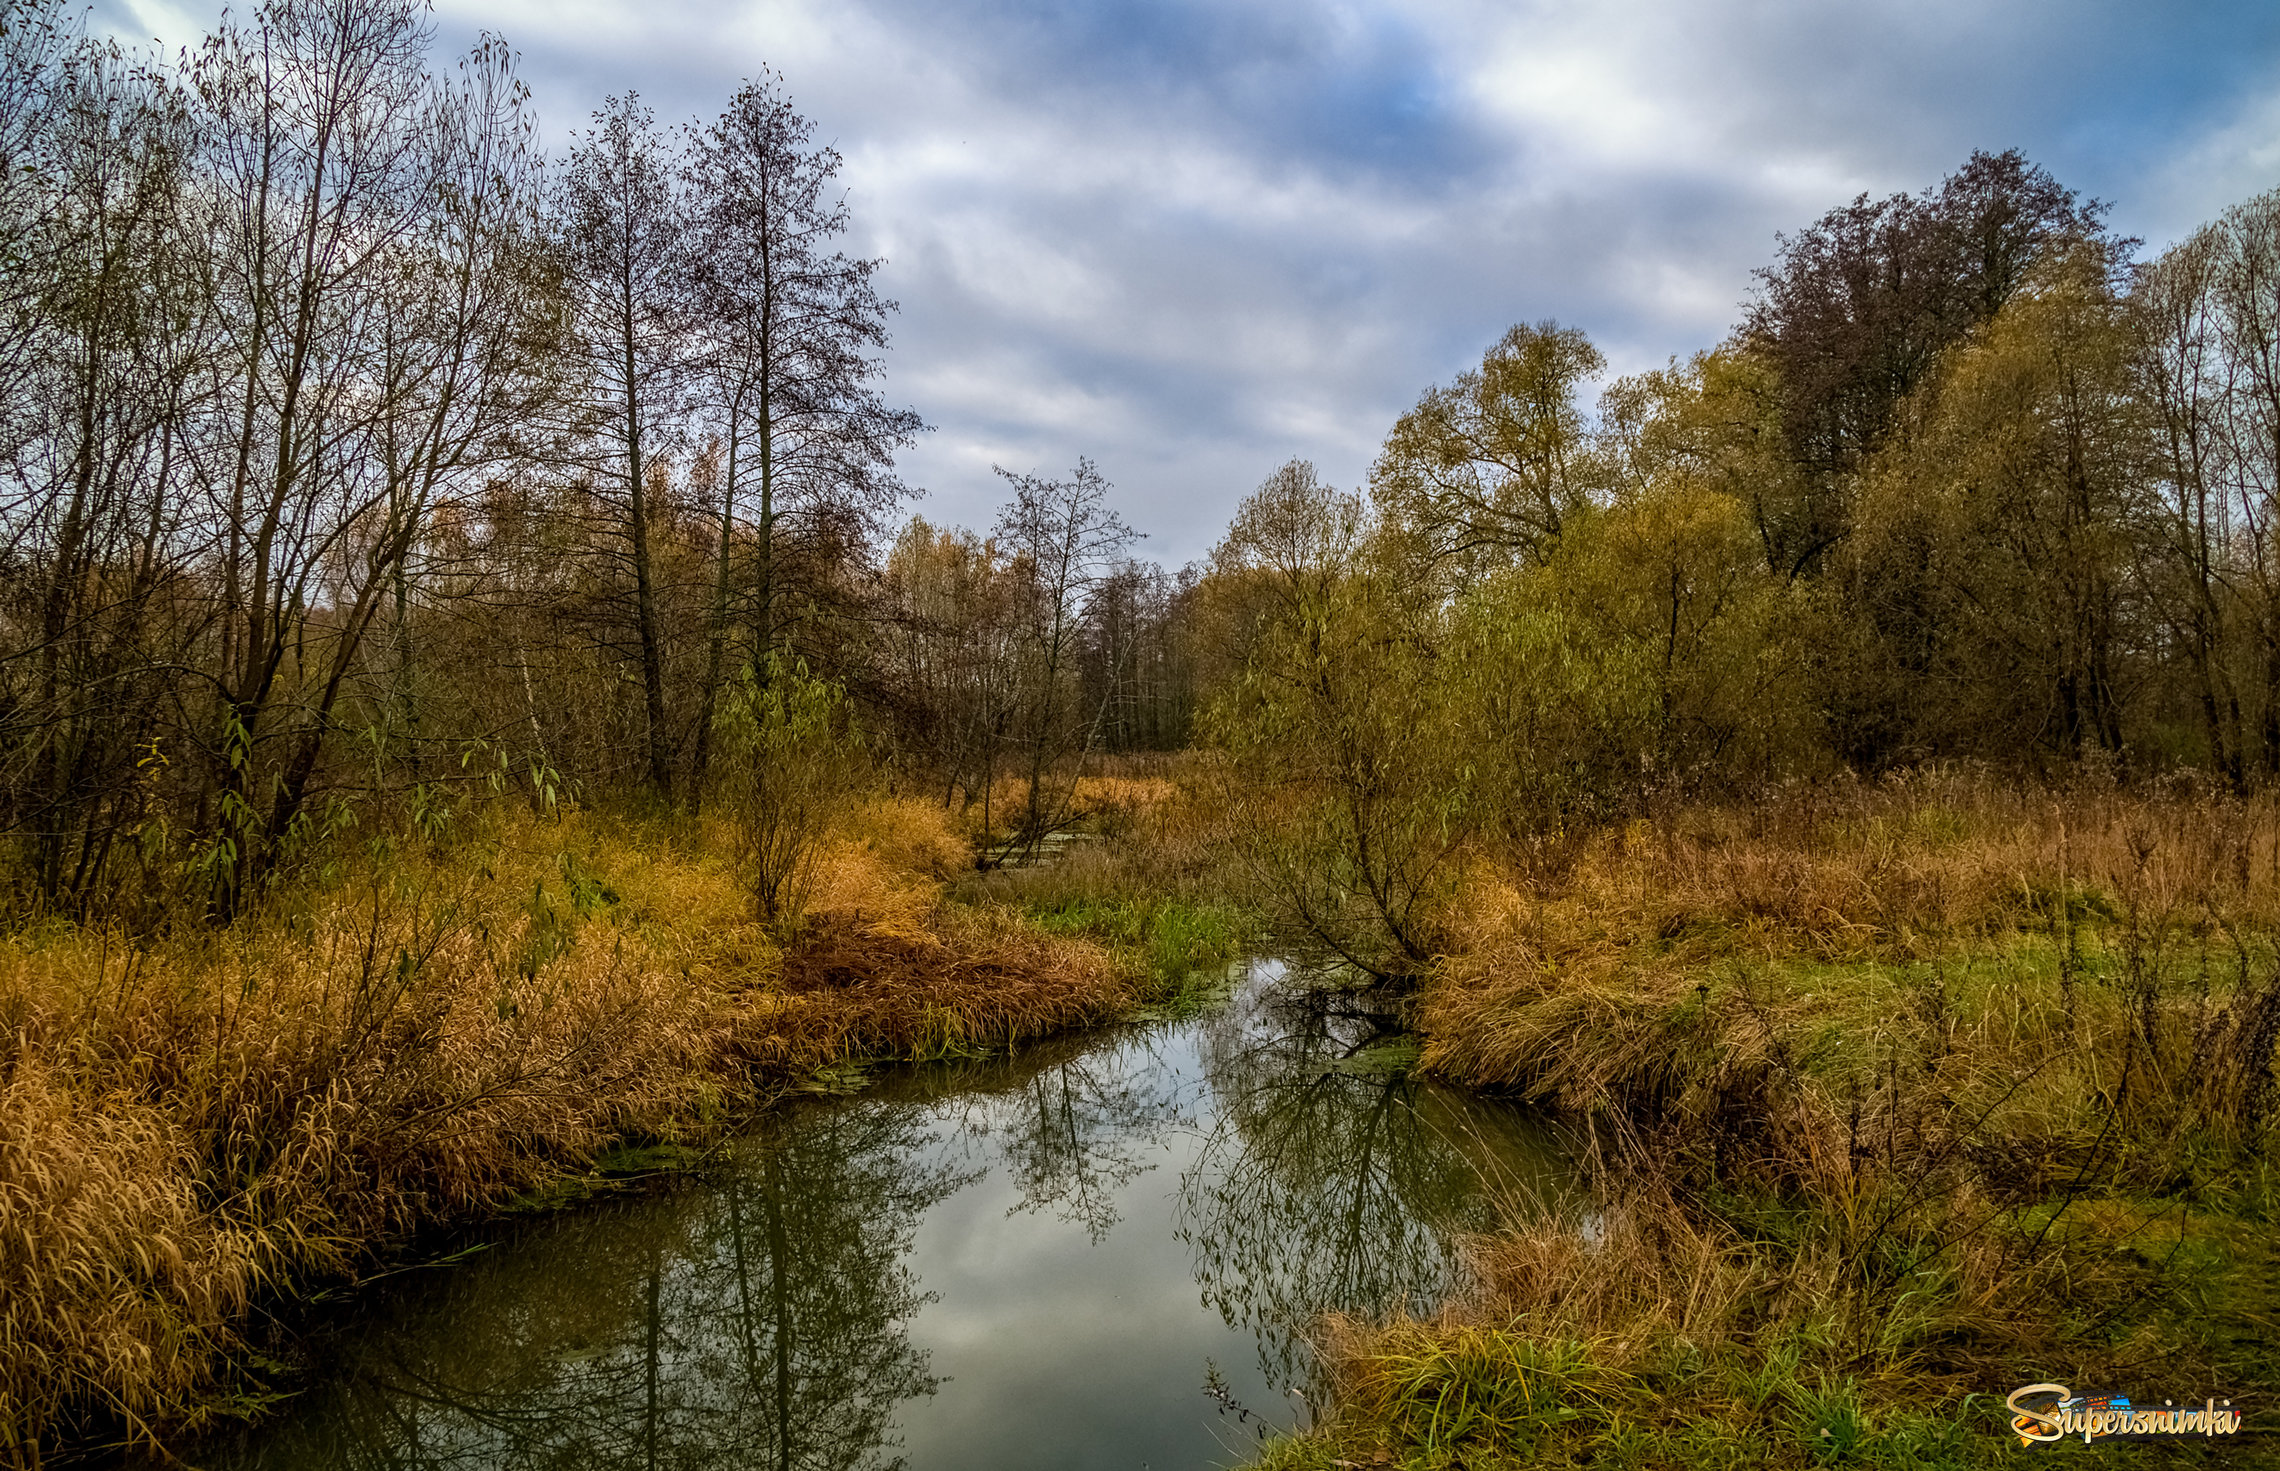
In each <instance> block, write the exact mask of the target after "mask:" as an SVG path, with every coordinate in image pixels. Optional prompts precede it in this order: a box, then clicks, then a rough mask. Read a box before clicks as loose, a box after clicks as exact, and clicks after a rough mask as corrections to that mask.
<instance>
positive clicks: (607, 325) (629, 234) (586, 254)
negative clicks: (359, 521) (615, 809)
mask: <svg viewBox="0 0 2280 1471" xmlns="http://www.w3.org/2000/svg"><path fill="white" fill-rule="evenodd" d="M557 209H558V218H559V223H558V228H559V230H560V232H561V243H562V249H563V254H564V259H565V262H566V265H567V272H566V276H567V283H568V286H569V295H570V300H571V303H572V309H573V315H574V318H575V321H576V324H577V331H578V333H579V335H580V337H581V338H582V340H583V342H584V346H585V367H586V369H587V372H588V374H589V375H590V376H589V377H588V380H587V382H588V390H587V391H588V393H589V395H590V402H591V405H592V408H593V411H594V415H593V423H594V428H595V430H596V434H597V437H598V440H599V442H600V444H601V446H602V455H601V457H600V459H599V460H598V462H597V463H596V464H595V466H594V470H595V476H596V480H597V482H598V483H610V484H614V485H615V486H616V487H617V497H618V498H617V501H616V509H617V511H618V513H619V514H620V516H621V517H622V523H623V526H624V531H625V539H626V550H627V559H628V561H629V563H630V564H631V570H632V573H633V616H634V635H635V639H636V641H637V643H638V645H639V654H638V660H639V663H640V674H641V694H642V713H643V724H644V742H643V745H644V749H645V750H646V752H647V755H648V761H649V782H650V786H651V787H652V788H653V789H654V790H655V791H656V792H657V794H658V795H659V796H662V797H666V798H668V799H669V798H670V797H671V796H672V792H673V740H672V735H671V732H670V730H669V729H668V728H667V725H666V715H665V657H666V656H665V640H664V632H663V628H662V623H661V619H660V617H659V614H658V606H657V603H658V588H657V559H656V554H655V549H654V547H653V546H652V545H651V542H652V534H651V533H652V523H653V519H654V509H655V508H654V506H653V505H652V501H653V499H654V498H655V495H656V492H657V490H658V488H659V487H658V485H657V484H655V483H654V482H656V480H657V478H658V477H657V470H658V465H657V451H658V449H659V447H660V445H659V441H660V440H661V439H664V438H666V437H667V436H669V434H670V432H671V430H672V428H673V427H674V424H675V415H676V414H677V413H678V408H679V405H678V397H679V394H680V392H681V390H682V387H683V384H682V381H681V380H682V377H683V374H684V372H685V370H686V367H687V363H686V350H687V323H688V317H689V299H688V293H687V273H688V271H689V268H690V261H691V253H690V251H689V240H688V235H687V231H688V229H689V218H688V215H689V211H688V208H687V204H686V201H685V199H684V197H683V193H682V188H681V181H680V177H679V171H678V168H677V166H676V163H675V160H674V159H673V158H672V157H671V156H670V155H669V153H668V152H667V150H666V147H665V144H664V142H663V140H662V139H661V138H660V137H659V136H658V134H657V131H656V128H655V126H654V123H653V120H652V116H651V114H650V111H649V109H648V108H646V107H643V106H642V105H641V103H640V99H639V98H637V97H636V96H635V95H634V94H632V93H630V92H629V93H627V94H626V95H625V96H623V97H612V98H610V99H609V100H608V101H606V102H605V103H603V105H602V107H601V109H600V110H599V111H597V112H596V113H595V114H594V125H593V128H592V129H591V130H590V131H589V132H588V133H587V134H586V135H585V137H584V138H583V139H582V140H581V141H580V142H579V144H578V146H577V147H576V148H574V149H572V150H571V152H570V156H569V159H568V161H567V162H566V164H565V167H564V172H563V178H562V184H561V189H560V193H559V199H558V204H557Z"/></svg>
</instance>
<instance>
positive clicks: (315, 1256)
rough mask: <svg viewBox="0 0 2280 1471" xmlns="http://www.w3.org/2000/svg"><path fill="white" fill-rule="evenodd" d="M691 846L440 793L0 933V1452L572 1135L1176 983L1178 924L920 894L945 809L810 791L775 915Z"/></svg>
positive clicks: (779, 1090)
mask: <svg viewBox="0 0 2280 1471" xmlns="http://www.w3.org/2000/svg"><path fill="white" fill-rule="evenodd" d="M726 847H727V845H726V843H725V842H723V841H721V840H720V839H719V836H718V835H717V834H714V833H712V832H711V831H710V830H709V828H708V826H707V825H706V824H704V823H691V822H686V821H681V822H663V821H652V822H644V821H633V820H625V819H613V818H609V817H605V816H599V815H594V814H572V815H568V816H564V817H561V818H558V819H540V818H535V817H531V816H529V815H527V814H522V813H514V812H508V811H505V810H495V811H491V812H488V813H479V812H478V813H469V814H463V816H462V818H461V819H460V824H459V826H458V828H457V830H455V831H452V832H450V833H449V834H448V835H447V837H446V840H443V841H407V842H385V841H383V842H375V843H370V844H368V845H366V846H365V847H364V848H363V849H361V850H359V851H357V852H356V853H355V854H353V855H352V856H347V857H343V858H341V859H339V860H337V861H335V862H334V863H333V864H332V865H331V866H330V868H329V869H328V870H326V871H324V872H321V873H314V874H311V875H310V876H309V877H308V879H307V880H306V881H305V882H303V883H301V884H300V885H298V886H297V887H296V888H294V889H292V890H291V891H290V892H287V893H285V894H283V895H282V896H281V897H280V898H279V900H278V901H277V902H275V903H273V904H272V905H271V906H269V907H268V908H267V909H265V910H264V911H263V912H262V913H260V914H257V915H253V916H249V917H247V918H246V919H244V920H241V921H240V922H239V923H238V924H236V925H234V926H232V927H230V928H228V929H226V930H219V931H215V930H209V929H205V928H202V927H195V926H182V927H178V928H177V929H176V930H175V931H174V932H172V933H169V934H166V935H164V936H160V937H156V938H149V937H146V938H141V939H130V938H127V937H125V936H122V935H120V934H117V933H113V932H107V931H101V930H94V929H85V928H80V927H76V926H70V925H65V924H52V925H48V926H44V927H40V928H35V929H30V930H26V931H23V932H19V933H17V934H14V935H11V936H8V937H6V938H5V939H0V1023H4V1029H5V1034H6V1036H7V1039H8V1043H7V1045H8V1054H7V1066H6V1069H5V1071H4V1072H0V1301H5V1303H6V1304H7V1308H6V1311H5V1312H4V1313H0V1447H4V1449H0V1463H6V1462H8V1461H13V1462H15V1463H17V1464H33V1463H35V1462H36V1460H37V1458H38V1456H39V1454H40V1447H41V1445H42V1443H43V1442H44V1443H46V1444H49V1445H52V1444H54V1443H56V1442H58V1441H62V1440H76V1441H82V1442H83V1441H85V1440H86V1439H87V1438H89V1437H90V1436H100V1437H104V1438H127V1439H136V1438H143V1439H148V1438H150V1437H152V1436H154V1435H157V1434H160V1433H171V1432H173V1431H176V1430H180V1429H184V1428H187V1427H190V1426H194V1425H196V1424H197V1423H199V1422H200V1421H201V1420H204V1419H207V1418H210V1417H211V1416H212V1415H214V1414H216V1413H226V1412H230V1411H232V1410H233V1409H235V1410H242V1409H245V1408H247V1398H246V1397H247V1395H249V1394H255V1393H256V1392H257V1391H258V1388H259V1386H258V1385H253V1386H250V1387H249V1386H248V1385H245V1384H239V1383H238V1382H236V1381H235V1380H234V1379H232V1378H231V1377H230V1376H229V1375H227V1374H224V1373H221V1372H219V1371H221V1370H222V1369H223V1368H224V1367H225V1366H227V1365H229V1364H231V1363H232V1362H233V1358H234V1356H236V1355H237V1354H238V1352H239V1350H240V1348H241V1344H242V1339H241V1337H240V1329H241V1327H242V1324H243V1322H244V1318H245V1315H246V1313H247V1312H248V1311H249V1309H250V1308H251V1307H253V1306H254V1305H256V1304H259V1303H265V1302H266V1303H272V1304H274V1303H277V1302H280V1301H289V1300H291V1299H293V1298H294V1297H296V1296H298V1295H299V1294H301V1293H303V1292H305V1291H306V1290H308V1289H309V1288H310V1287H312V1286H314V1285H316V1284H320V1283H326V1282H332V1281H337V1280H341V1279H344V1278H348V1277H353V1276H354V1275H355V1274H356V1273H357V1272H358V1271H359V1270H360V1269H361V1268H363V1267H365V1266H366V1265H368V1264H369V1263H371V1262H372V1261H373V1260H375V1257H374V1253H375V1252H376V1251H378V1250H379V1249H381V1248H382V1247H384V1246H386V1245H388V1244H390V1243H393V1242H399V1241H403V1240H405V1239H407V1238H408V1237H409V1236H410V1235H411V1234H412V1233H414V1232H417V1231H420V1230H423V1229H426V1228H429V1227H432V1226H435V1225H438V1224H440V1223H444V1222H449V1221H453V1220H462V1219H469V1218H475V1217H480V1216H482V1215H484V1214H486V1213H489V1212H492V1211H495V1210H497V1209H499V1208H501V1207H502V1206H504V1205H506V1204H508V1203H510V1202H513V1201H515V1200H517V1199H518V1198H522V1199H530V1198H532V1197H534V1195H535V1196H540V1197H543V1196H544V1194H545V1193H547V1192H548V1191H549V1190H550V1189H551V1188H553V1187H557V1186H558V1185H559V1183H560V1182H562V1181H563V1180H564V1179H565V1178H566V1177H572V1176H576V1175H577V1174H578V1173H579V1172H581V1171H584V1170H586V1169H587V1167H588V1166H589V1165H590V1164H591V1162H592V1161H594V1159H595V1158H596V1157H597V1156H598V1155H600V1154H601V1153H602V1152H603V1151H605V1150H608V1149H611V1148H614V1147H621V1146H625V1145H628V1144H631V1145H654V1144H665V1145H673V1144H681V1145H686V1144H689V1143H692V1142H696V1141H700V1140H702V1139H705V1138H707V1137H710V1136H711V1135H713V1134H716V1133H717V1132H718V1131H720V1130H721V1129H722V1128H723V1127H725V1126H726V1125H728V1124H730V1123H731V1122H733V1121H734V1120H736V1119H739V1118H742V1117H748V1116H749V1114H750V1112H751V1111H752V1110H753V1109H755V1108H757V1107H761V1106H764V1105H765V1104H766V1103H768V1102H769V1101H770V1100H771V1099H773V1098H776V1097H780V1096H782V1095H783V1094H785V1093H787V1092H791V1091H795V1090H799V1089H802V1088H805V1087H812V1086H836V1085H839V1084H841V1083H843V1082H844V1081H845V1077H846V1074H847V1071H848V1069H849V1066H850V1065H851V1064H859V1063H864V1062H870V1061H879V1060H893V1059H911V1058H925V1057H939V1056H950V1055H961V1054H972V1053H979V1052H984V1051H988V1050H994V1049H1001V1048H1004V1047H1007V1046H1011V1045H1015V1044H1018V1043H1020V1042H1022V1041H1025V1040H1028V1039H1031V1038H1035V1037H1040V1036H1044V1035H1047V1034H1051V1033H1055V1032H1061V1031H1066V1030H1069V1029H1072V1028H1077V1027H1082V1026H1086V1025H1091V1024H1096V1023H1099V1022H1102V1021H1105V1020H1109V1019H1111V1018H1114V1017H1117V1016H1121V1015H1126V1014H1130V1013H1131V1012H1133V1011H1134V1010H1136V1009H1138V1008H1142V1007H1146V1006H1149V1005H1151V1004H1154V1003H1157V1002H1159V1001H1161V1000H1163V999H1165V998H1166V997H1168V996H1176V994H1177V990H1178V983H1177V976H1176V972H1177V970H1178V967H1174V966H1171V965H1169V964H1164V963H1161V962H1165V961H1168V960H1170V959H1172V958H1176V957H1175V952H1177V954H1178V955H1183V956H1193V957H1194V958H1199V959H1208V958H1209V943H1208V942H1209V936H1203V937H1201V938H1198V937H1197V936H1195V935H1190V936H1188V942H1189V943H1188V944H1187V947H1186V949H1185V950H1181V949H1180V948H1179V945H1178V944H1177V943H1176V942H1175V940H1173V939H1166V938H1163V937H1158V936H1156V935H1155V934H1154V933H1153V930H1152V929H1149V930H1144V931H1143V932H1142V933H1140V934H1138V935H1136V936H1134V937H1133V938H1134V940H1135V941H1137V942H1138V943H1119V942H1118V940H1117V938H1116V937H1114V936H1111V937H1108V938H1106V939H1103V938H1099V937H1095V936H1093V935H1090V934H1086V933H1082V932H1075V933H1072V932H1069V931H1071V930H1076V931H1082V930H1084V929H1085V928H1086V927H1085V926H1081V925H1078V926H1070V925H1063V926H1061V927H1060V929H1061V930H1062V932H1058V933H1057V932H1055V930H1054V928H1052V927H1048V926H1046V925H1041V924H1039V923H1036V922H1034V921H1032V920H1031V919H1030V918H1028V917H1027V916H1026V915H1025V914H1024V913H1023V912H1021V910H1020V909H1018V908H1017V907H1015V906H1014V905H1012V904H1007V903H993V902H986V901H983V902H976V901H975V900H974V899H973V898H971V897H969V898H967V899H965V900H954V899H953V898H952V897H951V894H950V889H951V886H952V880H953V879H954V878H955V877H956V875H958V874H959V873H960V872H962V871H964V870H966V869H970V868H971V866H972V846H971V841H970V838H969V836H968V835H967V834H965V833H962V832H960V831H959V830H958V829H957V828H956V827H955V826H954V825H953V823H952V821H951V820H950V818H949V817H948V816H947V815H946V814H945V813H944V812H943V811H942V810H941V809H940V808H939V807H937V806H934V805H933V804H930V803H926V802H920V801H908V800H901V801H897V800H890V799H875V800H867V801H864V802H860V803H856V804H852V805H850V806H849V807H847V808H846V809H845V810H844V811H842V812H841V813H839V814H838V817H837V820H836V821H835V822H834V823H833V825H832V828H831V831H830V833H829V835H828V836H827V838H826V839H825V840H824V842H823V844H822V847H821V851H820V854H819V859H818V862H817V865H816V870H815V877H814V886H813V893H812V897H811V899H810V902H809V904H808V907H807V913H806V917H805V919H804V921H803V922H802V923H801V924H800V925H799V926H798V927H797V929H796V930H795V931H793V932H792V933H790V934H789V935H786V934H784V933H781V932H777V931H771V930H770V929H768V928H766V927H763V926H761V925H760V924H758V923H756V922H755V921H754V919H753V917H752V905H751V901H750V899H749V896H748V895H747V894H746V893H745V891H744V890H743V889H742V888H741V887H740V886H739V885H738V883H737V882H736V880H735V876H734V874H733V873H732V871H731V870H730V868H729V866H728V865H727V864H726V862H724V861H723V859H722V858H721V856H720V855H721V854H722V853H723V852H724V851H726ZM1180 912H1181V913H1184V911H1180ZM1170 913H1171V911H1167V914H1170ZM1172 922H1174V923H1176V922H1177V920H1176V916H1175V917H1174V919H1173V921H1172ZM1151 956H1153V957H1154V959H1155V961H1157V962H1159V963H1157V964H1151Z"/></svg>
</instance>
